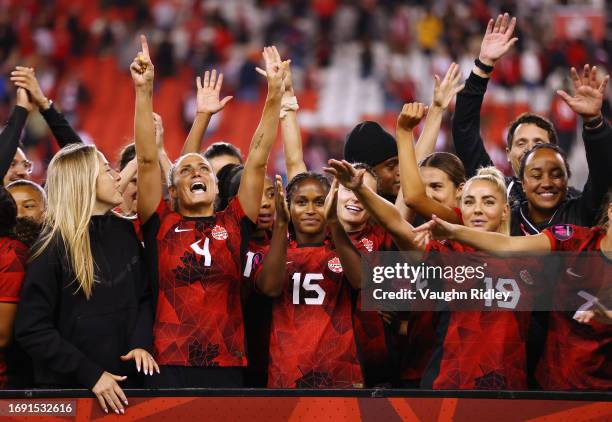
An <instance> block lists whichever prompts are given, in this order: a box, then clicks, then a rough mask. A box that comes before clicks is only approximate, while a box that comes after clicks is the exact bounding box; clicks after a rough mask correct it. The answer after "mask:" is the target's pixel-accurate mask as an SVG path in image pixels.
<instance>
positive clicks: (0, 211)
mask: <svg viewBox="0 0 612 422" xmlns="http://www.w3.org/2000/svg"><path fill="white" fill-rule="evenodd" d="M16 224H17V204H15V200H14V199H13V196H12V195H11V194H10V192H9V191H7V190H6V188H5V187H4V186H1V185H0V236H11V237H12V232H13V229H14V228H15V225H16Z"/></svg>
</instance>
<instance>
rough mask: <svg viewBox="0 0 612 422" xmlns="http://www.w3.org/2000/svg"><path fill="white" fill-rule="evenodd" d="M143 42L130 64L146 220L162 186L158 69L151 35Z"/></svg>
mask: <svg viewBox="0 0 612 422" xmlns="http://www.w3.org/2000/svg"><path fill="white" fill-rule="evenodd" d="M140 41H141V45H142V51H141V52H139V53H138V56H137V57H136V58H135V59H134V61H133V62H132V64H131V65H130V72H131V74H132V80H133V81H134V88H135V91H136V106H135V111H134V140H135V143H136V160H137V161H138V217H139V219H140V221H142V222H143V223H146V222H147V221H148V220H149V218H150V217H151V216H152V215H153V213H154V212H155V210H156V209H157V206H158V205H159V202H160V201H161V198H162V185H161V170H160V168H159V152H158V149H157V146H156V145H155V124H154V122H153V77H154V69H153V63H152V62H151V57H150V56H149V46H148V44H147V38H146V37H145V36H144V35H141V36H140Z"/></svg>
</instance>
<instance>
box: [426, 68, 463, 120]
mask: <svg viewBox="0 0 612 422" xmlns="http://www.w3.org/2000/svg"><path fill="white" fill-rule="evenodd" d="M434 80H435V85H434V96H433V105H434V106H435V107H440V108H442V109H444V110H445V109H446V108H447V107H448V105H449V104H450V102H451V101H452V100H453V98H455V95H457V93H458V92H459V91H461V90H462V89H463V87H464V86H465V85H464V84H461V83H460V81H461V72H460V69H459V65H458V64H457V63H452V64H451V65H450V67H449V68H448V70H447V71H446V75H444V79H443V80H442V82H440V77H439V76H438V75H435V76H434Z"/></svg>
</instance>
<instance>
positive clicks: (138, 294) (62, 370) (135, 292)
mask: <svg viewBox="0 0 612 422" xmlns="http://www.w3.org/2000/svg"><path fill="white" fill-rule="evenodd" d="M89 233H90V236H91V249H92V254H93V257H94V262H95V266H94V273H95V279H96V282H95V284H94V288H93V294H92V296H91V298H90V299H89V300H87V299H86V298H85V295H84V294H83V292H82V291H81V290H79V291H78V292H77V287H78V284H77V283H76V282H75V280H74V274H73V272H72V270H71V269H70V266H69V264H68V261H67V258H66V251H65V248H64V246H63V243H62V241H61V240H60V239H59V238H58V239H54V241H52V242H51V244H50V245H49V246H48V247H47V248H46V249H45V251H44V252H43V253H42V254H41V255H40V256H38V257H36V258H35V259H33V260H32V261H31V262H30V263H29V264H28V266H27V269H26V278H25V281H24V286H23V289H22V292H21V298H20V302H19V305H18V308H17V316H16V318H15V336H16V339H17V342H18V343H19V344H20V345H21V347H22V348H23V349H24V350H25V351H26V352H27V353H28V354H29V355H30V356H31V358H32V361H33V365H34V378H35V382H36V384H37V385H40V386H47V387H50V386H58V387H64V388H66V387H69V388H81V387H86V388H89V389H91V388H92V387H93V386H94V385H95V383H96V382H97V381H98V379H99V378H100V376H101V375H102V372H103V371H108V372H110V373H112V374H115V375H131V374H134V373H135V372H136V371H135V364H134V361H129V362H122V361H121V360H120V359H119V357H120V356H121V355H124V354H126V353H127V352H129V351H130V350H132V349H134V348H137V347H139V348H143V349H146V350H151V344H152V324H153V309H152V305H151V294H150V290H149V286H150V283H149V280H148V279H147V278H146V273H145V272H144V271H143V263H144V260H143V259H142V247H141V244H140V242H139V241H138V239H137V237H136V235H135V233H134V228H133V225H132V223H131V222H130V221H128V220H124V219H122V218H119V217H117V216H114V215H104V216H94V217H93V218H92V221H91V223H90V226H89ZM129 378H130V377H129V376H128V379H129ZM134 378H135V377H134Z"/></svg>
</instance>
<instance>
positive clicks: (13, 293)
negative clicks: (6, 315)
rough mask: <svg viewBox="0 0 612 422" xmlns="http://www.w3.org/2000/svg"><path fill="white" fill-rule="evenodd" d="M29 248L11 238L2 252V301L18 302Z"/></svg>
mask: <svg viewBox="0 0 612 422" xmlns="http://www.w3.org/2000/svg"><path fill="white" fill-rule="evenodd" d="M27 254H28V248H27V246H25V245H24V244H22V243H21V242H18V241H13V240H11V241H10V243H9V244H8V245H6V247H3V248H2V253H1V254H0V302H5V303H17V302H19V293H20V292H21V286H22V284H23V279H24V278H25V264H26V259H27Z"/></svg>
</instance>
